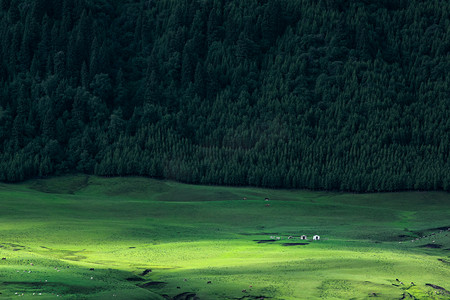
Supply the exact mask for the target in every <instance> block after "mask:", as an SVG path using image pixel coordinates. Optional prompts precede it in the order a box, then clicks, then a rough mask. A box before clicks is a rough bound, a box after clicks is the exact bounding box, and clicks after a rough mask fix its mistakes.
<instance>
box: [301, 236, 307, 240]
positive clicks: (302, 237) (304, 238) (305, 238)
mask: <svg viewBox="0 0 450 300" xmlns="http://www.w3.org/2000/svg"><path fill="white" fill-rule="evenodd" d="M300 239H301V240H307V239H308V237H307V236H306V235H302V236H301V237H300Z"/></svg>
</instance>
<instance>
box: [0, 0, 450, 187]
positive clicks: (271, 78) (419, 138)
mask: <svg viewBox="0 0 450 300" xmlns="http://www.w3.org/2000/svg"><path fill="white" fill-rule="evenodd" d="M449 14H450V2H449V1H445V0H427V1H422V0H410V1H409V0H408V1H407V0H392V1H390V0H384V1H370V0H351V1H344V0H318V1H317V0H245V1H242V0H227V1H225V0H145V1H143V0H142V1H140V0H124V1H116V0H111V1H107V0H64V1H62V0H0V41H1V45H0V149H1V150H0V151H1V153H0V180H1V181H20V180H24V179H26V178H29V177H34V176H45V175H49V174H60V173H67V172H85V173H93V174H98V175H105V176H114V175H145V176H152V177H157V178H169V179H175V180H179V181H183V182H189V183H202V184H225V185H253V186H265V187H286V188H310V189H333V190H334V189H336V190H350V191H358V192H362V191H387V190H400V189H416V190H423V189H428V190H439V189H444V190H447V191H450V76H449V70H450V54H449V53H450V15H449Z"/></svg>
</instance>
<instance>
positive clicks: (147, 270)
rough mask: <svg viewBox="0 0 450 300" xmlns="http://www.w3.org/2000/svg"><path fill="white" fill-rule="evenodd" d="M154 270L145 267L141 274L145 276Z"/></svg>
mask: <svg viewBox="0 0 450 300" xmlns="http://www.w3.org/2000/svg"><path fill="white" fill-rule="evenodd" d="M151 271H152V270H151V269H145V270H144V272H142V273H141V276H145V275H147V274H148V273H150V272H151Z"/></svg>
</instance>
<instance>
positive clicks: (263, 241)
mask: <svg viewBox="0 0 450 300" xmlns="http://www.w3.org/2000/svg"><path fill="white" fill-rule="evenodd" d="M253 241H254V242H257V243H258V244H264V243H272V242H275V240H253Z"/></svg>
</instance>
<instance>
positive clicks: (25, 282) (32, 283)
mask: <svg viewBox="0 0 450 300" xmlns="http://www.w3.org/2000/svg"><path fill="white" fill-rule="evenodd" d="M2 285H24V286H41V285H42V282H29V281H3V282H2Z"/></svg>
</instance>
